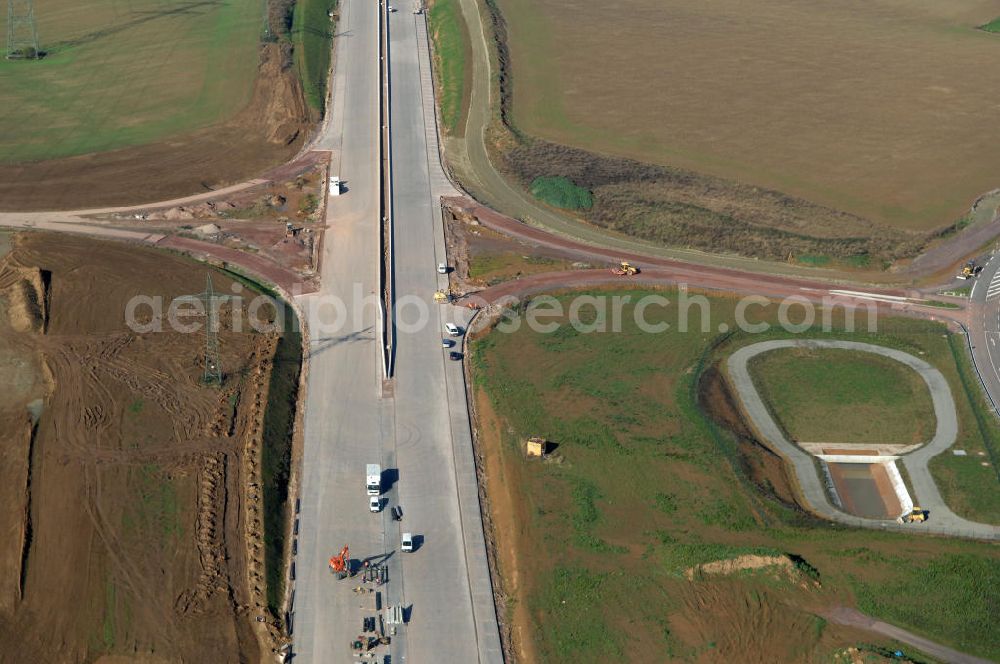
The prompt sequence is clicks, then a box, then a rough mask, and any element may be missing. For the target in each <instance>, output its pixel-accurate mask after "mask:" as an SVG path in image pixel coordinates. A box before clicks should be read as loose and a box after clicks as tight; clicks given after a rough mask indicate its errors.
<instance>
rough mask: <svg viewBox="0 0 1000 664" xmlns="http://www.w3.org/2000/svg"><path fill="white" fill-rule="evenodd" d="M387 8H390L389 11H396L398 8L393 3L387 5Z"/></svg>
mask: <svg viewBox="0 0 1000 664" xmlns="http://www.w3.org/2000/svg"><path fill="white" fill-rule="evenodd" d="M386 9H388V10H389V11H391V12H394V11H396V8H395V7H393V6H392V5H389V6H388V7H386Z"/></svg>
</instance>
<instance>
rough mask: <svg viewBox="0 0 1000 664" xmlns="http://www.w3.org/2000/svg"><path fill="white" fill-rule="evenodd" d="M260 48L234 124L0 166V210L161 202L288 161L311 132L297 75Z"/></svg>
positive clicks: (270, 49)
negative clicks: (257, 63)
mask: <svg viewBox="0 0 1000 664" xmlns="http://www.w3.org/2000/svg"><path fill="white" fill-rule="evenodd" d="M282 62H283V59H282V54H281V49H280V46H279V45H278V44H265V45H264V46H262V48H261V64H260V73H259V74H258V76H257V81H256V83H255V85H254V91H253V95H252V98H251V101H250V103H249V104H248V105H247V107H246V108H244V109H243V110H242V111H241V112H240V113H238V114H237V115H236V116H235V117H234V118H232V119H231V120H229V121H227V122H225V123H222V124H219V125H215V126H211V127H206V128H205V129H200V130H198V131H195V132H192V133H190V134H185V135H181V136H173V137H171V138H170V139H168V140H163V141H160V142H158V143H152V144H149V145H143V146H135V147H130V148H124V149H121V150H112V151H109V152H101V153H95V154H87V155H80V156H77V157H69V158H65V159H54V160H49V161H39V162H30V163H21V164H8V165H0V209H5V210H52V209H64V210H69V209H80V208H90V207H102V206H112V205H133V204H142V203H149V202H151V201H158V200H165V199H169V198H176V197H180V196H187V195H190V194H197V193H201V192H204V191H210V190H213V189H218V188H220V187H223V186H226V185H229V184H233V183H236V182H242V181H244V180H247V179H249V178H251V177H254V176H257V175H260V174H261V173H263V172H265V171H266V170H267V169H268V168H271V167H274V166H275V165H277V164H280V163H282V162H285V161H287V160H289V159H291V158H292V157H293V156H294V155H295V153H296V152H297V151H298V150H299V148H300V147H301V146H302V143H303V139H304V136H305V133H306V131H307V129H308V127H309V114H308V111H307V110H306V108H305V102H304V100H303V97H302V92H301V85H300V83H299V81H298V78H297V77H296V74H295V71H294V70H293V69H290V68H285V67H283V66H282Z"/></svg>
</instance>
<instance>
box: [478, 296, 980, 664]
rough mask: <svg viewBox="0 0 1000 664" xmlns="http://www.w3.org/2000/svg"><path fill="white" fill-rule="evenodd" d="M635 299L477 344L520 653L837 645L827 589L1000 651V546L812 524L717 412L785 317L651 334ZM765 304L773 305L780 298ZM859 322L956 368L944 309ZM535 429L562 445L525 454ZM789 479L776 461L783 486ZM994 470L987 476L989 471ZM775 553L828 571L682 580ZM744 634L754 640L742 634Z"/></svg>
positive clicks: (763, 650) (653, 317) (721, 315)
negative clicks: (821, 616) (789, 577)
mask: <svg viewBox="0 0 1000 664" xmlns="http://www.w3.org/2000/svg"><path fill="white" fill-rule="evenodd" d="M664 294H665V295H667V296H668V297H670V298H671V299H675V297H674V296H675V295H676V293H671V292H665V293H664ZM633 295H638V293H633ZM712 305H713V308H712V312H713V321H712V326H711V328H710V329H713V330H714V329H715V325H716V324H718V323H719V322H727V323H728V324H729V325H730V326H731V329H732V327H733V313H732V312H733V301H732V300H724V299H713V300H712ZM657 309H658V308H657V307H652V308H650V309H648V310H647V320H649V321H650V322H660V321H662V322H668V323H670V324H671V325H672V326H673V327H672V328H671V329H672V330H676V329H677V316H676V312H675V311H674V310H673V309H671V310H670V311H666V312H662V311H657ZM654 312H655V313H654ZM631 314H632V306H631V305H626V306H625V307H624V308H623V320H624V323H623V326H622V327H623V329H622V331H621V332H619V333H603V334H602V333H594V334H583V333H580V332H578V331H576V330H574V329H573V328H572V327H569V326H568V325H563V326H561V327H560V328H559V330H558V331H557V332H555V333H553V334H539V333H535V332H532V331H530V330H528V329H527V328H526V327H525V326H522V329H520V330H519V331H517V332H515V333H509V334H505V333H500V332H497V331H494V332H492V333H491V334H489V335H487V336H486V337H484V338H482V339H480V340H477V341H475V342H474V343H473V345H472V353H471V361H472V370H473V372H474V376H475V384H476V386H477V391H478V392H477V394H478V396H477V403H479V404H480V415H481V417H482V421H483V422H485V424H484V425H483V426H482V428H481V429H480V434H481V440H482V444H483V446H484V449H483V450H482V451H483V454H484V459H485V463H486V466H487V471H488V480H487V482H488V496H489V500H490V505H491V512H492V522H493V524H494V536H495V537H496V550H497V551H498V552H499V556H500V559H501V579H502V582H503V585H504V590H505V591H506V592H509V593H514V599H513V600H512V601H511V602H510V603H508V615H507V618H508V621H512V622H513V623H514V628H513V629H514V634H515V639H516V640H517V641H518V646H519V649H520V650H521V651H522V652H525V651H526V652H534V653H537V655H538V657H537V659H539V660H541V661H550V662H561V661H565V662H578V661H607V660H608V659H610V658H615V657H619V656H622V655H628V656H629V657H630V658H640V659H641V656H643V655H648V656H649V657H653V658H655V657H663V655H664V653H667V654H669V655H670V656H672V657H675V658H681V659H683V658H696V657H698V656H702V657H704V656H706V653H708V652H715V653H716V654H718V656H719V657H720V658H721V657H725V656H734V657H738V656H740V653H741V652H743V656H744V657H746V656H747V655H746V652H749V651H742V650H741V649H746V648H754V649H755V650H754V652H753V654H754V655H759V656H761V657H764V658H765V659H767V658H771V659H772V661H817V659H820V660H824V659H825V660H828V659H829V657H830V654H831V652H832V649H833V648H835V647H840V646H843V645H845V644H844V643H843V640H842V638H840V637H836V634H837V633H836V630H833V632H831V629H832V627H831V626H826V627H825V628H824V627H822V625H823V623H822V621H818V622H816V623H815V624H814V626H815V625H821V627H820V628H817V629H815V630H814V629H812V628H809V627H808V625H809V624H812V623H809V622H808V621H806V618H809V615H808V614H809V612H811V611H813V610H815V609H817V608H819V607H822V606H830V605H834V604H843V603H848V604H849V603H856V604H857V606H858V607H859V608H861V609H862V610H864V611H867V612H870V613H872V614H873V615H877V616H878V617H880V618H883V619H885V620H888V621H890V622H893V623H895V624H899V625H901V626H903V627H907V628H910V629H912V630H915V631H916V632H918V633H920V634H922V635H924V636H926V637H928V638H931V639H934V640H937V641H940V642H943V643H947V644H950V645H952V646H954V647H957V648H959V649H962V650H966V651H969V652H972V653H976V654H979V655H983V656H988V657H998V656H1000V638H998V635H997V633H996V630H993V629H992V626H991V623H990V620H991V617H990V616H991V614H992V609H991V608H990V607H991V605H992V603H993V602H994V601H995V597H996V596H995V592H994V590H992V589H994V588H996V586H997V584H998V583H1000V565H997V551H996V549H995V547H992V546H989V545H985V544H978V543H973V542H965V541H949V540H945V539H937V538H925V537H913V536H908V535H905V534H891V533H883V532H877V531H867V530H865V531H862V530H851V529H847V528H842V527H839V526H835V525H831V524H829V523H826V522H820V521H817V520H815V519H813V518H811V517H809V516H808V515H806V514H804V513H802V512H801V511H800V510H797V509H796V508H795V507H794V506H793V505H791V504H789V503H788V502H787V500H785V501H783V500H780V499H778V498H776V497H775V496H776V495H777V493H778V492H777V491H776V490H775V486H774V485H772V483H771V481H770V480H762V479H760V478H759V477H758V476H756V475H754V474H752V473H751V472H750V471H749V469H750V467H751V466H752V465H753V464H758V465H759V463H763V464H765V465H766V464H774V463H775V460H774V459H773V458H772V459H770V460H769V459H768V456H769V455H767V454H766V453H763V452H761V451H760V450H759V449H757V448H754V447H753V446H752V445H751V444H748V443H746V442H738V441H737V439H736V438H735V437H734V435H733V434H732V433H730V431H728V430H726V429H723V428H721V427H720V426H718V425H717V424H716V421H715V419H713V418H712V417H709V416H708V415H707V414H706V412H705V411H704V410H703V406H704V405H705V404H706V402H707V403H709V404H710V405H711V407H712V408H713V410H719V409H721V410H725V404H724V399H722V398H721V397H720V393H719V391H718V390H715V391H714V392H713V391H712V390H710V389H709V387H707V385H710V384H711V381H709V380H708V379H709V378H711V376H712V375H713V373H714V371H715V367H716V366H717V363H718V361H719V360H721V359H722V358H724V357H725V356H727V355H728V354H729V353H730V352H731V351H732V349H733V348H734V347H736V346H737V345H738V344H744V343H750V342H752V341H756V340H763V339H766V338H777V337H780V336H788V335H787V334H786V333H770V334H761V335H742V334H740V333H737V334H735V335H731V336H726V335H723V336H717V335H716V334H714V333H713V332H708V333H699V332H688V333H680V332H674V331H669V332H666V333H663V334H649V333H644V332H641V331H639V330H638V329H637V327H636V326H635V325H634V323H632V322H631V321H632V316H631ZM761 317H762V318H763V319H765V320H767V319H773V317H774V311H773V309H772V310H768V311H765V312H763V313H762V315H761ZM554 320H557V321H559V322H565V319H564V318H558V317H557V318H555V319H554ZM692 327H697V326H696V325H693V326H692ZM803 336H804V335H803ZM814 336H817V337H827V338H848V335H845V334H826V335H824V334H816V335H814ZM849 338H852V339H855V340H862V341H870V342H873V343H880V344H883V345H888V346H892V347H899V348H902V349H905V350H908V351H910V352H914V353H917V354H918V355H919V356H921V357H923V358H924V359H926V360H927V361H929V362H932V363H933V364H935V365H936V366H938V367H939V368H941V369H942V371H944V372H945V374H946V376H947V377H948V379H949V381H955V380H956V379H957V378H956V376H957V369H956V368H955V366H954V362H953V360H952V359H951V355H950V353H951V349H950V346H949V343H948V340H947V339H945V338H944V329H943V328H942V327H941V326H939V325H936V324H932V323H927V322H923V321H911V320H899V319H893V320H882V321H881V324H880V332H879V333H878V334H874V335H867V334H854V335H850V336H849ZM716 344H719V345H718V346H716ZM947 363H950V364H951V366H950V367H949V366H945V365H946V364H947ZM955 396H956V400H957V401H958V402H959V408H960V417H961V422H962V431H961V436H960V442H959V445H960V446H963V447H965V448H973V447H975V446H977V445H978V446H979V447H980V448H982V447H983V444H984V443H983V442H982V441H981V440H979V436H980V431H979V430H978V428H976V426H975V418H974V416H973V415H972V414H971V413H972V411H973V406H972V404H970V403H969V402H968V400H967V399H964V398H963V393H962V391H961V388H960V387H959V388H958V389H957V390H956V393H955ZM493 413H495V415H493ZM970 421H971V422H973V424H972V425H971V427H970V425H969V422H970ZM970 428H971V430H970ZM529 435H541V436H544V437H546V438H548V439H549V440H551V441H554V442H555V443H557V444H558V448H557V449H556V451H555V453H556V455H557V457H556V458H555V459H553V460H551V461H549V462H545V463H542V462H537V461H532V462H529V461H527V460H526V459H525V458H524V456H523V453H522V449H521V446H522V445H523V443H522V441H523V439H524V438H525V437H526V436H529ZM753 459H757V461H753ZM975 463H978V462H975ZM990 472H992V471H990ZM780 476H781V473H780V472H774V473H772V475H771V477H773V478H775V482H776V483H777V482H779V481H780V480H779V479H778V478H780ZM992 477H993V479H992V482H993V484H992V485H991V487H990V490H991V491H992V492H993V493H997V492H996V488H997V487H996V479H995V476H992ZM958 479H962V478H958ZM988 479H989V478H988V477H986V476H985V475H984V476H982V477H977V478H976V482H977V485H976V488H978V489H979V490H983V488H984V487H985V482H986V481H987V480H988ZM961 489H962V491H968V495H971V494H972V493H973V491H972V489H973V487H971V486H963V487H961ZM956 490H957V489H956ZM952 493H954V492H952ZM779 552H786V553H791V554H794V555H797V556H801V557H802V558H803V559H804V560H805V561H807V562H808V566H805V565H804V566H803V568H804V569H807V570H808V569H811V568H815V570H817V574H818V578H819V579H820V581H821V583H822V587H821V588H812V587H807V586H802V585H800V584H795V583H793V584H787V585H783V584H782V582H780V581H779V580H777V579H776V578H774V577H772V576H771V575H768V574H754V573H747V572H743V573H740V574H738V575H736V576H734V577H729V578H727V579H725V580H712V581H696V582H694V583H690V582H688V581H686V580H685V579H684V578H683V572H684V570H685V569H686V568H687V567H689V566H691V565H693V564H695V563H699V562H705V561H711V560H717V559H722V558H730V557H733V556H736V555H740V554H744V553H763V554H767V553H779ZM916 570H920V571H919V572H917V571H916ZM807 576H808V575H807ZM740 607H745V609H746V610H745V611H744V610H743V609H741V608H740ZM813 620H815V619H813ZM782 621H791V622H782ZM734 632H738V633H739V634H740V638H743V639H744V642H740V643H733V642H732V639H733V638H735V637H734V636H733V633H734ZM824 635H825V636H824ZM835 637H836V638H835ZM782 648H785V650H782ZM787 648H792V650H791V651H789V650H787ZM727 649H729V650H727Z"/></svg>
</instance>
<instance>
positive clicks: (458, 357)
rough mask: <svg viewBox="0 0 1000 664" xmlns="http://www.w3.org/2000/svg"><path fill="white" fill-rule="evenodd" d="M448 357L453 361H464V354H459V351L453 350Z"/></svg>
mask: <svg viewBox="0 0 1000 664" xmlns="http://www.w3.org/2000/svg"><path fill="white" fill-rule="evenodd" d="M448 357H450V358H451V359H453V360H461V359H462V354H461V353H459V352H458V351H454V350H453V351H451V352H450V353H448Z"/></svg>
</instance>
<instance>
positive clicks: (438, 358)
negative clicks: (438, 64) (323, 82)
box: [292, 0, 502, 663]
mask: <svg viewBox="0 0 1000 664" xmlns="http://www.w3.org/2000/svg"><path fill="white" fill-rule="evenodd" d="M378 12H379V5H378V3H376V2H371V1H369V0H347V1H346V2H344V3H343V4H342V5H341V19H340V23H339V25H338V26H337V33H338V35H339V36H338V38H337V39H336V40H335V44H336V48H337V53H336V63H337V65H336V72H335V76H334V82H333V86H332V87H333V90H332V94H333V101H332V105H331V109H332V110H331V118H330V121H329V123H328V124H327V126H326V127H325V135H324V136H323V137H321V139H320V140H319V142H318V144H317V145H318V147H320V148H323V149H329V150H331V153H332V159H331V174H339V176H340V177H341V178H342V180H343V181H344V182H345V183H346V187H345V188H346V191H345V192H344V193H343V194H342V195H341V196H339V197H330V198H329V199H328V208H327V224H328V229H327V231H326V236H325V241H324V246H323V258H322V268H321V269H322V279H323V286H322V290H321V291H320V293H318V294H316V295H312V296H305V297H302V298H299V300H298V304H299V305H300V306H301V307H302V308H303V309H304V310H305V315H306V318H307V320H308V322H309V336H310V357H309V368H308V371H309V373H308V383H307V389H308V394H307V404H306V412H305V447H304V452H303V473H302V486H301V490H300V496H301V500H300V511H299V514H298V524H297V532H298V546H297V555H296V558H295V570H296V579H295V582H294V602H293V615H292V627H293V634H292V636H293V640H294V649H293V652H294V653H295V661H297V662H299V661H301V662H322V663H325V662H332V661H350V658H351V652H350V649H349V642H350V640H351V639H352V638H353V637H355V636H356V635H358V634H360V633H361V631H360V630H361V624H362V618H363V616H364V615H374V611H371V610H361V609H359V606H361V605H368V604H369V603H370V601H371V600H369V599H367V598H366V597H363V596H359V595H356V594H354V593H353V592H351V587H352V586H356V585H358V581H357V580H353V581H349V580H345V581H336V580H335V579H334V578H333V577H332V576H331V575H330V574H329V572H328V569H327V559H328V558H329V557H330V556H331V555H333V554H334V553H336V552H337V551H339V550H340V548H341V547H342V546H343V545H344V544H348V545H350V547H351V558H353V559H355V560H362V559H365V558H368V557H371V556H385V555H388V556H389V557H388V559H387V560H388V566H389V583H388V586H387V587H384V588H383V589H382V592H383V598H382V600H383V601H382V605H383V606H385V605H392V604H400V605H402V606H404V607H406V609H407V611H406V612H407V615H408V617H409V623H408V624H407V625H406V626H405V627H404V628H401V629H400V630H399V633H398V634H397V637H396V638H394V639H393V642H392V645H391V649H390V650H386V649H383V650H382V653H383V654H389V655H391V657H392V661H394V662H405V661H413V662H432V661H463V662H473V661H478V662H501V661H502V653H501V650H500V639H499V629H498V627H497V619H496V612H495V608H494V604H493V595H492V586H491V583H490V577H489V568H488V565H487V563H486V549H485V540H484V536H483V531H482V522H481V520H480V512H479V495H478V489H477V486H476V474H475V466H474V463H473V456H472V443H471V433H470V427H469V418H468V412H467V408H466V401H465V384H464V377H463V374H462V371H461V367H460V362H453V361H451V360H449V359H448V357H447V352H446V351H445V350H444V349H443V348H442V347H441V338H442V336H445V333H444V331H443V324H444V322H445V321H446V320H448V321H450V320H452V319H451V318H449V315H451V314H462V313H463V312H462V311H461V310H457V309H454V308H452V307H441V306H440V305H435V304H433V303H432V296H433V293H434V291H435V290H436V289H437V288H439V286H440V285H441V284H439V279H446V278H443V277H440V276H439V275H438V274H437V273H436V270H435V266H436V264H437V262H439V261H445V260H446V259H445V254H444V240H443V234H442V228H441V219H440V208H439V205H438V204H437V196H439V195H440V194H442V193H453V192H452V190H451V189H450V187H449V185H448V183H447V180H446V178H445V177H444V174H443V172H442V171H441V169H440V167H439V163H438V161H437V141H436V133H435V131H434V127H435V125H434V117H433V97H432V96H430V95H431V94H432V88H431V87H430V71H429V61H428V60H427V45H426V33H425V26H424V23H423V16H415V15H413V14H412V13H410V11H408V10H407V8H405V7H402V8H401V11H399V12H394V13H392V14H389V19H388V20H389V24H388V29H389V33H388V34H389V41H390V55H389V62H390V89H391V93H392V94H391V97H392V107H391V125H392V132H393V141H392V155H393V161H394V164H395V167H394V171H393V190H394V197H393V200H392V205H393V209H394V212H395V215H394V216H395V231H394V238H395V242H394V244H395V248H396V249H395V253H394V269H395V296H396V299H397V302H398V303H399V305H400V306H399V311H398V312H397V320H398V321H399V325H400V329H399V330H398V333H397V336H396V339H397V345H396V349H395V358H394V359H395V378H394V379H393V381H392V384H391V385H387V386H385V391H383V383H382V365H381V348H380V341H379V336H378V316H379V315H380V313H379V309H378V304H377V303H378V297H379V295H378V269H379V261H380V254H379V233H380V227H379V218H378V217H379V206H378V203H379V201H378V197H379V177H380V171H379V150H378V136H379V127H378V64H379V60H378ZM428 109H430V114H429V115H428V113H427V111H428ZM366 298H367V302H365V301H364V300H365V299H366ZM331 302H342V303H344V306H343V307H342V308H340V309H339V311H338V310H337V307H336V306H334V305H332V304H331ZM338 315H339V316H340V318H341V319H346V322H344V321H343V320H341V321H340V322H341V323H342V324H339V325H335V324H334V323H335V321H336V320H337V317H338ZM456 320H459V322H464V321H461V320H460V319H459V318H456ZM368 463H380V464H381V465H382V467H383V471H384V479H385V480H390V481H391V485H390V486H388V487H387V490H386V493H385V499H386V501H387V502H386V508H387V509H386V511H383V512H382V513H381V514H377V515H376V514H371V513H370V512H369V510H368V506H367V498H366V496H365V490H364V479H365V478H364V473H365V465H366V464H368ZM395 505H400V506H401V507H402V508H403V511H404V516H403V521H402V523H397V522H395V521H392V519H391V518H390V516H389V512H388V508H391V507H392V506H395ZM404 530H405V531H410V532H413V533H414V534H415V535H417V544H418V549H417V550H416V551H414V552H413V553H407V554H405V555H404V554H401V553H400V551H399V542H400V535H401V533H402V531H404Z"/></svg>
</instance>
